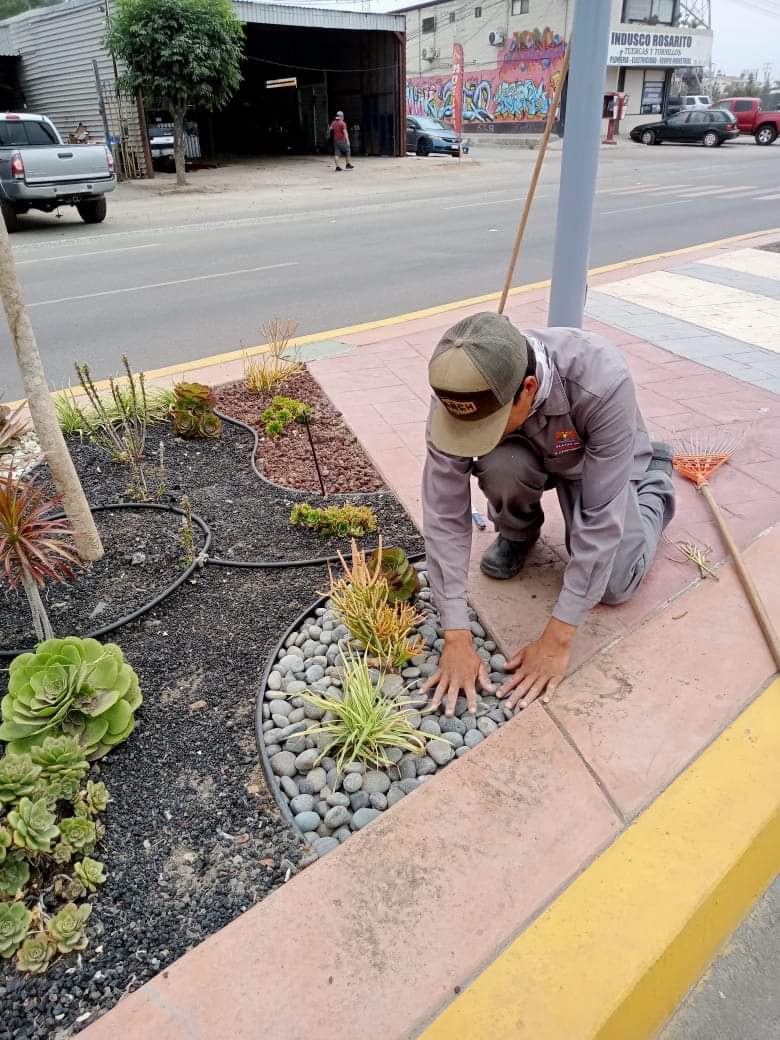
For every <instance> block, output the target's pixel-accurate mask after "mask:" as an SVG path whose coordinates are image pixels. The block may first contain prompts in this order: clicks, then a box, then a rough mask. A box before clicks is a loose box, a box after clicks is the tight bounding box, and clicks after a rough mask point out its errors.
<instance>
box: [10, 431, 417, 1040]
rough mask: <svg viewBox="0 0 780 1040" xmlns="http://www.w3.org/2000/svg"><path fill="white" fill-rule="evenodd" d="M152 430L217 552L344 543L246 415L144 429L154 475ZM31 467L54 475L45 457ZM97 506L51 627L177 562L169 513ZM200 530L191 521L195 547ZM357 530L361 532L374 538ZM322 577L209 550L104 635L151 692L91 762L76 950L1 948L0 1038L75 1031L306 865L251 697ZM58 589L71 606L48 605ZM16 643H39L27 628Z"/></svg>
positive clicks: (93, 480)
mask: <svg viewBox="0 0 780 1040" xmlns="http://www.w3.org/2000/svg"><path fill="white" fill-rule="evenodd" d="M160 441H162V442H163V445H164V454H165V460H166V470H167V473H166V477H165V491H164V495H163V497H162V501H164V502H165V501H168V502H170V503H171V504H177V503H178V502H179V500H180V498H181V495H182V494H185V493H186V494H187V495H188V497H189V499H190V502H191V505H192V510H193V512H194V513H195V514H197V515H199V516H201V517H202V518H203V519H204V520H205V522H206V523H207V524H208V525H209V527H210V528H211V531H212V534H213V543H212V546H211V549H210V555H212V556H221V557H224V558H226V559H232V560H235V561H239V560H243V561H246V560H266V561H276V562H277V563H278V562H281V561H285V560H306V559H312V558H319V557H322V556H329V555H332V554H333V553H334V552H335V550H336V549H342V550H347V549H348V540H346V539H322V538H319V537H318V536H316V535H315V534H313V533H312V532H311V531H308V530H306V529H301V528H294V527H291V526H290V524H289V522H288V521H289V513H290V509H291V506H292V505H293V504H294V503H295V502H297V501H302V500H305V501H309V502H312V503H313V504H315V505H316V504H319V503H321V501H322V500H321V499H320V498H318V497H317V496H313V495H308V494H302V493H298V492H295V491H289V492H286V491H282V490H280V489H279V488H276V487H273V486H272V485H270V484H268V483H266V482H264V481H262V480H260V479H258V477H257V476H256V475H255V473H254V472H253V471H252V469H251V465H250V460H249V455H250V451H251V448H252V437H251V435H250V434H249V433H247V431H245V430H241V429H239V428H236V427H233V426H230V425H227V424H226V426H225V429H224V431H223V433H222V436H221V437H220V438H219V439H217V440H214V441H203V440H197V441H182V440H180V439H178V438H176V437H174V436H173V434H172V431H171V429H170V427H169V426H168V424H162V425H160V426H158V427H155V428H153V429H152V430H150V436H149V439H148V451H147V454H148V456H149V459H150V467H149V470H150V484H151V486H152V487H154V486H155V479H154V474H153V460H154V459H155V458H156V455H157V451H158V445H159V442H160ZM70 447H71V450H72V454H73V457H74V460H75V463H76V467H77V469H78V471H79V474H80V476H81V478H82V482H83V484H84V487H85V490H86V492H87V496H88V498H89V500H90V502H91V503H92V504H93V505H95V504H104V503H111V502H121V501H125V500H126V499H127V494H126V485H127V481H128V473H127V470H126V469H124V468H122V467H119V466H116V465H112V464H111V463H109V462H107V461H106V458H105V456H104V455H102V454H101V453H100V452H98V451H97V450H96V449H95V448H93V447H92V446H91V445H90V444H89V443H87V442H80V441H79V440H78V439H75V440H72V441H71V443H70ZM376 479H378V478H376ZM38 480H39V481H40V482H41V483H42V484H47V483H48V475H47V471H46V468H45V466H43V467H41V469H40V472H39V475H38ZM329 501H330V502H333V501H334V499H332V498H331V499H329ZM335 501H342V497H338V498H336V499H335ZM350 501H353V502H361V503H366V504H370V505H371V506H372V507H373V508H374V509H375V510H376V512H377V516H378V520H379V531H380V532H381V533H382V535H383V537H384V539H385V542H386V544H398V545H402V546H403V547H404V548H405V549H406V550H407V551H408V552H410V553H413V552H419V551H420V549H421V547H422V541H421V539H420V536H419V534H418V533H417V531H416V529H415V528H414V526H413V525H412V523H411V522H410V521H409V519H408V517H407V516H406V515H405V513H404V511H403V509H402V508H401V506H400V505H399V504H398V502H397V500H396V499H395V498H394V496H393V495H392V494H390V493H389V492H381V493H379V494H371V495H353V496H350ZM99 515H100V516H101V519H100V526H101V529H102V531H103V533H104V535H105V536H106V543H107V544H106V548H107V550H108V552H107V557H106V559H105V561H104V562H103V563H101V564H98V565H96V566H95V567H94V568H92V569H91V570H90V571H88V572H83V573H82V574H81V576H80V577H79V578H78V579H77V580H76V581H75V582H74V583H73V584H72V585H67V584H66V585H58V586H53V587H51V588H47V589H46V590H45V593H44V599H45V601H46V602H47V604H48V605H49V607H50V608H52V609H51V616H52V621H53V624H54V627H55V632H56V633H57V634H59V635H65V634H70V632H72V631H74V630H75V631H83V630H85V629H87V630H89V629H91V628H94V627H96V625H95V620H94V619H93V620H92V621H90V619H89V614H90V613H91V611H92V610H93V609H94V604H95V603H96V602H98V601H100V600H101V599H102V600H106V597H107V596H110V597H111V610H112V611H113V609H114V605H115V604H118V603H119V602H120V601H121V602H122V605H123V607H124V606H132V605H134V604H135V602H136V598H139V599H140V598H143V597H146V596H147V593H149V592H152V593H153V592H154V591H156V590H155V589H154V588H152V586H155V585H156V583H157V582H158V581H159V582H160V583H164V582H166V581H168V580H169V578H170V577H171V576H172V575H175V573H177V571H179V569H180V567H181V562H180V552H181V550H180V547H179V546H178V543H177V540H178V526H179V523H180V518H179V517H177V516H174V515H172V514H165V513H155V512H154V511H146V512H144V513H141V512H140V511H139V512H137V513H136V512H135V511H133V512H132V517H133V519H132V520H130V519H128V517H127V516H126V517H124V518H123V519H122V520H121V521H118V520H117V519H116V518H117V517H119V516H120V515H121V514H119V513H115V514H114V513H107V514H99ZM129 515H130V514H128V516H129ZM161 517H162V519H161ZM197 538H198V532H197V531H196V550H197V547H198V542H197ZM363 541H364V542H365V543H366V544H369V545H370V544H373V542H374V538H373V537H372V536H369V537H367V538H365V539H363ZM135 552H141V553H143V554H144V556H145V559H144V560H143V562H141V561H140V559H138V558H137V559H138V562H137V563H136V564H133V563H132V556H133V553H135ZM128 559H129V560H130V561H131V562H129V563H128ZM112 569H113V574H112ZM120 576H121V577H120ZM326 585H327V570H326V568H325V567H324V566H322V565H319V566H309V567H305V568H304V567H294V568H291V569H285V570H284V571H283V572H281V571H279V570H267V569H265V570H264V569H251V570H250V569H239V568H237V567H230V566H228V567H224V566H223V567H218V566H208V565H206V566H203V567H201V568H198V569H196V570H195V572H194V573H193V574H192V576H191V577H190V578H189V579H188V580H187V581H186V582H185V583H184V585H183V586H182V587H181V588H179V589H178V590H177V591H176V592H174V593H173V594H172V595H171V596H170V597H169V598H168V599H166V600H165V601H164V602H163V603H162V604H160V605H159V606H158V607H156V608H155V609H154V610H152V611H151V612H149V613H148V614H146V615H145V616H144V617H142V618H140V619H139V620H137V621H134V622H132V623H130V624H128V625H125V626H124V627H122V628H121V629H119V630H118V631H116V632H114V633H112V634H111V635H110V636H109V637H107V638H109V639H111V640H113V641H115V642H117V643H118V644H119V645H120V646H121V647H122V649H123V651H124V653H125V656H126V659H127V660H128V662H129V663H130V664H131V665H132V666H133V667H134V668H135V669H136V671H137V672H138V675H139V679H140V684H141V690H142V692H143V695H144V702H143V704H142V706H141V707H140V708H139V710H138V712H137V715H136V718H137V727H136V730H135V731H134V732H133V733H132V735H131V736H130V738H129V739H128V740H127V741H126V743H124V744H121V745H120V746H119V747H118V748H116V749H114V750H113V751H112V752H111V753H110V754H109V755H108V756H107V757H106V758H104V759H101V760H100V761H99V763H97V764H96V765H94V766H93V767H92V772H91V776H92V778H93V779H97V778H98V777H99V779H100V780H102V781H104V782H105V784H106V785H107V787H108V790H109V793H110V795H111V798H112V801H111V803H110V804H109V806H108V810H107V812H106V813H105V824H106V827H107V831H106V835H105V838H104V840H103V842H102V843H101V845H100V847H99V849H98V854H99V856H100V858H101V859H102V860H103V861H104V862H105V864H106V871H107V874H108V881H107V883H106V884H105V885H103V886H101V887H100V888H99V889H98V892H97V894H96V895H94V896H93V897H91V902H92V903H93V905H94V912H93V914H92V917H91V919H90V922H89V927H88V934H89V938H90V944H89V946H88V947H87V949H86V950H85V951H84V952H83V953H82V954H80V955H78V956H75V955H71V956H65V957H61V958H60V959H58V960H56V961H55V962H54V963H53V964H52V965H51V967H50V968H49V970H48V972H47V973H46V974H45V975H40V976H23V975H20V974H19V973H17V972H16V970H15V969H14V968H13V966H12V962H9V961H5V960H0V1005H2V1008H3V1014H2V1016H0V1040H12V1038H13V1040H39V1038H40V1040H43V1038H44V1037H45V1038H46V1040H50V1038H53V1037H57V1038H61V1037H66V1036H68V1035H70V1034H71V1033H73V1032H76V1031H78V1030H79V1029H80V1028H83V1027H84V1026H86V1025H88V1024H89V1023H90V1022H92V1021H94V1019H95V1018H96V1017H97V1015H98V1014H99V1013H101V1012H102V1011H105V1010H107V1009H109V1008H110V1007H112V1006H113V1005H114V1004H115V1003H116V1001H117V1000H118V999H119V998H120V997H121V996H122V995H123V994H125V993H127V992H129V991H131V990H133V989H136V988H137V987H138V986H140V985H142V984H143V983H144V982H145V981H147V980H148V979H149V978H151V977H152V976H153V975H155V974H157V972H159V971H161V970H163V969H164V968H165V967H166V966H167V965H168V964H170V963H171V962H172V961H173V960H175V959H176V958H177V957H179V956H181V955H182V954H183V953H184V952H185V951H186V950H187V949H189V948H191V947H192V946H194V945H195V944H197V943H199V942H201V941H202V940H203V939H205V938H207V937H208V936H209V935H210V934H212V933H213V932H215V931H216V930H218V929H219V928H221V927H223V926H224V925H225V924H227V923H228V922H229V921H230V920H232V919H233V918H234V917H236V916H237V915H238V914H240V913H242V912H243V911H244V910H246V909H247V908H248V907H249V906H251V905H252V904H253V903H255V902H257V901H258V900H260V899H262V898H263V897H264V896H265V895H267V894H268V893H269V892H271V891H273V889H274V888H276V887H277V886H278V885H280V884H282V883H283V882H284V881H285V880H286V879H287V878H289V877H290V875H291V874H292V873H294V872H295V871H296V870H297V869H299V864H300V860H301V857H302V856H303V855H304V852H305V846H304V845H303V843H302V841H301V839H300V837H299V836H298V835H297V834H296V833H295V831H294V829H291V827H290V826H289V823H288V822H287V820H286V819H285V818H284V816H283V814H282V812H281V811H280V808H279V805H278V804H277V802H276V801H275V797H274V793H273V792H271V791H269V790H268V788H267V786H266V783H265V781H264V777H263V772H262V770H261V768H260V765H259V762H258V753H257V745H256V740H255V732H254V716H255V705H256V702H257V701H258V698H260V697H261V675H262V671H263V666H264V664H265V662H266V660H267V658H268V656H269V654H271V653H272V652H273V648H274V646H275V644H276V642H277V641H278V639H279V636H280V634H281V633H282V632H284V631H285V630H286V628H287V627H288V626H289V625H290V624H291V623H292V622H293V620H294V619H295V618H296V617H298V616H300V614H301V612H302V611H303V610H304V609H305V607H306V605H307V603H310V602H311V601H312V599H313V597H314V596H315V595H316V594H317V590H319V589H323V588H325V587H326ZM117 586H118V587H117ZM58 603H62V604H64V605H63V607H62V608H61V610H60V611H59V612H58V609H59V608H58V609H54V607H55V604H58ZM23 610H24V603H23V602H21V601H19V600H18V599H17V598H16V597H15V596H13V597H11V596H8V597H5V598H3V599H2V600H0V633H2V636H1V637H0V643H2V645H4V646H6V647H8V646H10V645H12V644H15V643H17V642H18V639H19V637H20V628H19V620H18V615H19V613H20V611H23ZM107 613H108V608H107V611H106V613H105V614H104V618H105V619H106V620H108V617H107ZM60 619H62V620H63V621H67V627H62V625H61V620H60ZM97 620H98V621H99V620H103V619H101V618H98V619H97ZM11 634H12V635H13V638H11ZM22 634H23V633H22ZM26 642H27V644H31V643H32V642H34V640H33V639H32V637H31V636H30V635H29V634H28V639H27V640H26ZM6 666H7V665H6V664H4V663H2V662H0V667H6ZM3 685H4V684H3Z"/></svg>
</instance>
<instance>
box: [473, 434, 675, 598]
mask: <svg viewBox="0 0 780 1040" xmlns="http://www.w3.org/2000/svg"><path fill="white" fill-rule="evenodd" d="M474 475H475V476H476V478H477V481H478V483H479V486H480V488H481V489H482V492H483V494H484V495H485V497H486V498H487V500H488V503H489V507H488V515H489V517H490V519H491V520H492V521H493V524H494V525H495V528H496V530H497V531H498V533H499V534H501V535H503V536H504V537H505V538H509V539H511V540H512V541H517V542H522V541H528V540H532V539H535V538H536V536H537V535H538V533H539V531H540V529H541V527H542V524H543V523H544V512H543V511H542V505H541V499H542V493H543V492H544V491H546V490H548V489H550V488H553V487H554V488H555V490H556V492H557V494H558V501H559V502H560V505H561V512H562V513H563V518H564V521H565V524H566V548H567V549H568V548H569V532H570V530H571V522H572V516H573V515H574V509H575V505H576V503H577V500H578V498H579V495H580V493H581V488H582V482H581V481H580V480H577V479H574V480H569V479H566V478H565V477H564V476H561V475H557V474H555V475H552V474H549V473H547V472H546V471H545V469H544V467H543V464H542V460H541V459H540V458H539V456H538V455H537V454H536V453H535V452H534V451H533V450H532V449H531V448H530V446H528V442H527V441H523V440H522V439H521V438H519V437H509V438H507V439H506V440H505V441H503V442H502V443H501V444H500V445H499V446H498V447H497V448H494V450H493V451H491V452H490V454H488V455H484V456H483V457H482V458H481V459H477V461H476V462H475V464H474ZM673 516H674V486H673V484H672V479H671V477H670V476H669V475H668V474H667V473H664V472H663V470H658V469H651V470H648V471H647V472H646V473H645V474H643V476H642V477H641V478H640V479H639V480H632V481H631V483H630V485H629V493H628V499H627V504H626V515H625V520H624V524H623V538H622V540H621V542H620V545H619V546H618V550H617V554H616V556H615V560H614V563H613V565H612V571H611V573H610V576H609V581H608V582H607V587H606V590H605V592H604V595H603V597H602V603H609V604H613V605H614V604H617V603H624V602H625V601H626V600H627V599H629V598H630V597H631V596H632V595H633V594H634V592H636V590H637V588H638V587H639V585H640V584H641V582H642V579H643V578H644V576H645V574H646V573H647V571H648V569H649V567H650V564H651V563H652V562H653V557H654V556H655V553H656V549H657V548H658V542H659V541H660V539H661V534H662V532H663V529H664V528H665V527H666V525H667V524H668V523H669V521H670V520H671V519H672V517H673Z"/></svg>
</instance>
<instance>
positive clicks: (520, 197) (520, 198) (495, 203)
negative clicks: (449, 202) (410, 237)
mask: <svg viewBox="0 0 780 1040" xmlns="http://www.w3.org/2000/svg"><path fill="white" fill-rule="evenodd" d="M549 197H550V196H549V195H535V196H534V202H538V201H539V200H540V199H549ZM525 199H526V197H525V195H518V196H516V197H514V198H511V199H491V200H490V202H463V203H461V204H460V205H458V206H442V209H443V210H448V209H474V208H475V207H476V206H499V205H503V204H504V203H507V202H525Z"/></svg>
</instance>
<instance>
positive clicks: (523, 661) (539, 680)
mask: <svg viewBox="0 0 780 1040" xmlns="http://www.w3.org/2000/svg"><path fill="white" fill-rule="evenodd" d="M575 631H576V629H575V628H574V626H573V625H566V624H564V622H562V621H557V620H556V619H555V618H553V619H552V620H551V621H550V623H549V624H548V626H547V628H546V629H545V631H544V634H543V635H542V636H541V637H540V638H539V639H537V640H535V642H533V643H529V644H528V646H525V647H523V649H522V650H520V651H519V653H516V654H515V656H514V657H512V658H511V659H510V660H509V661H507V664H506V667H507V671H509V672H514V674H513V675H512V676H511V677H510V678H509V679H507V681H506V682H505V683H504V684H503V686H502V687H501V689H500V690H499V691H498V693H497V696H498V697H501V698H506V699H507V704H508V705H509V707H510V708H515V707H518V706H519V707H520V708H527V707H528V705H529V704H533V702H534V701H535V700H537V699H538V698H539V697H541V696H542V694H544V698H543V700H544V702H545V703H547V701H549V699H550V697H551V696H552V695H553V693H554V692H555V690H556V689H557V687H558V686H559V685H560V683H561V682H562V681H563V680H564V678H565V677H566V670H567V668H568V667H569V661H570V660H571V639H572V636H573V635H574V633H575Z"/></svg>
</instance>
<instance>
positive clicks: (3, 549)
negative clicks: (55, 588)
mask: <svg viewBox="0 0 780 1040" xmlns="http://www.w3.org/2000/svg"><path fill="white" fill-rule="evenodd" d="M59 501H60V500H59V497H53V498H46V496H45V495H44V493H43V492H42V491H41V490H40V489H39V488H37V487H36V486H35V484H34V483H32V482H31V481H30V482H24V483H23V482H21V481H17V480H14V478H13V476H12V475H11V473H10V472H9V473H8V474H7V476H6V477H5V478H4V479H3V480H2V481H0V581H5V582H6V583H7V584H8V585H9V586H10V587H11V588H12V589H14V588H16V587H17V586H18V585H19V584H20V583H21V585H22V586H23V588H24V591H25V594H26V596H27V601H28V603H29V604H30V610H31V612H32V617H33V625H34V627H35V633H36V635H37V636H38V639H51V638H52V637H53V635H54V633H53V631H52V627H51V623H50V621H49V618H48V615H47V614H46V608H45V607H44V605H43V602H42V600H41V596H40V593H39V591H38V589H39V587H40V588H43V586H44V585H45V583H46V579H47V578H48V579H49V580H51V581H65V580H66V579H68V578H72V577H73V569H72V567H71V564H78V563H79V557H78V555H77V554H76V551H75V549H74V548H73V547H72V545H71V543H70V540H69V539H70V537H71V534H72V532H71V528H70V524H69V523H68V521H67V520H66V519H65V518H64V517H53V516H52V515H51V514H52V512H53V511H54V509H55V508H56V507H57V505H58V504H59Z"/></svg>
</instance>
